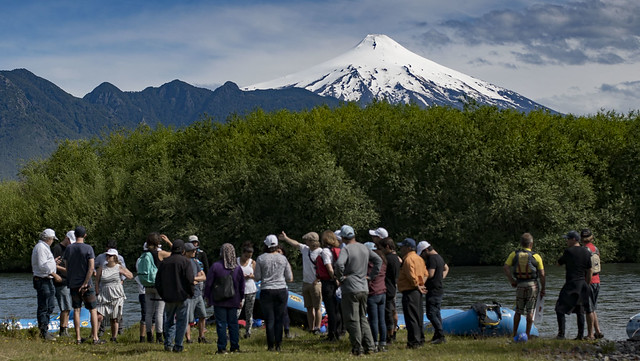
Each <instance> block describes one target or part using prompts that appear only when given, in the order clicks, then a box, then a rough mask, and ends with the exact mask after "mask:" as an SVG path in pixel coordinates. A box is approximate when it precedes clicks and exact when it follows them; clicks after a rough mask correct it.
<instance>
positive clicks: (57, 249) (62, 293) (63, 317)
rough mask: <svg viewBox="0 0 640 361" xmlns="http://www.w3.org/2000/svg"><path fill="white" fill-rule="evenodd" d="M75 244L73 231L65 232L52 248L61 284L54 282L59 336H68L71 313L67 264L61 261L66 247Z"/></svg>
mask: <svg viewBox="0 0 640 361" xmlns="http://www.w3.org/2000/svg"><path fill="white" fill-rule="evenodd" d="M75 242H76V236H75V235H74V231H73V230H71V231H69V232H67V234H66V235H65V236H64V239H63V240H62V241H60V242H59V243H58V244H56V245H55V246H53V250H52V252H53V258H55V260H56V264H57V265H56V269H57V270H56V271H57V273H58V275H60V277H61V278H62V281H61V282H54V285H55V286H56V300H57V301H58V307H59V308H60V336H67V337H68V336H69V332H68V331H67V328H68V327H69V312H70V311H71V293H70V291H69V286H67V263H66V262H65V261H64V260H63V259H62V256H64V251H65V250H66V249H67V246H69V245H70V244H73V243H75Z"/></svg>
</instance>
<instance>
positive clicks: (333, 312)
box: [322, 281, 341, 340]
mask: <svg viewBox="0 0 640 361" xmlns="http://www.w3.org/2000/svg"><path fill="white" fill-rule="evenodd" d="M337 288H338V286H337V285H336V281H322V301H323V302H324V307H325V308H326V310H327V317H328V318H329V320H328V321H329V322H328V323H329V325H328V326H329V329H328V333H327V338H328V339H330V340H336V339H338V338H340V333H339V332H338V324H340V323H341V321H340V319H341V316H340V312H339V309H338V300H337V299H336V290H337Z"/></svg>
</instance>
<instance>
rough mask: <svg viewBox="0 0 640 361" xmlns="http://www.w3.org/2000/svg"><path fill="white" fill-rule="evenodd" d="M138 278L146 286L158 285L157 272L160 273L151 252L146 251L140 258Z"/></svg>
mask: <svg viewBox="0 0 640 361" xmlns="http://www.w3.org/2000/svg"><path fill="white" fill-rule="evenodd" d="M137 265H138V279H139V280H140V283H141V284H142V285H143V286H145V287H155V286H156V273H158V267H156V263H155V262H154V260H153V255H152V254H151V252H144V253H142V255H141V256H140V258H138V262H137Z"/></svg>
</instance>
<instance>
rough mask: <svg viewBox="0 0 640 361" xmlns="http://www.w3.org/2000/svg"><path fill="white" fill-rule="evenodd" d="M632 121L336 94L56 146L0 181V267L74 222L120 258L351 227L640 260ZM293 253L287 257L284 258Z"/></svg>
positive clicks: (491, 256)
mask: <svg viewBox="0 0 640 361" xmlns="http://www.w3.org/2000/svg"><path fill="white" fill-rule="evenodd" d="M638 169H640V117H639V115H638V113H633V112H632V113H630V114H628V115H621V114H617V113H615V112H608V113H599V114H596V115H592V116H585V117H576V116H572V115H560V114H552V113H549V112H545V111H534V112H531V113H527V114H525V113H521V112H517V111H512V110H500V109H497V108H495V107H475V106H469V107H467V108H466V109H464V110H457V109H452V108H446V107H432V108H429V109H422V108H420V107H418V106H415V105H389V104H387V103H384V102H377V103H373V104H371V105H369V106H367V107H365V108H361V107H359V106H357V105H354V104H347V105H344V106H341V107H338V108H334V109H331V108H328V107H319V108H315V109H312V110H308V111H303V112H295V113H294V112H288V111H280V112H274V113H265V112H262V111H260V110H257V111H255V112H253V113H251V114H249V115H247V116H245V117H242V118H241V117H231V118H230V119H228V121H227V122H225V123H217V122H214V121H213V120H212V119H210V118H207V117H205V118H204V119H203V120H201V121H199V122H197V123H194V124H192V125H190V126H187V127H184V128H181V129H177V130H174V129H171V128H165V127H156V128H154V129H152V128H149V127H147V126H140V127H138V128H137V129H135V130H120V131H117V132H114V133H111V134H104V135H103V136H102V137H99V138H98V137H96V138H93V139H88V140H78V141H64V142H61V143H60V144H59V145H58V148H57V150H56V151H55V152H54V153H53V154H52V155H51V157H49V158H48V159H45V160H42V161H37V162H32V163H29V164H28V165H27V166H25V167H24V168H23V169H22V170H21V175H20V180H18V181H9V182H4V183H1V184H0V239H2V240H3V242H0V270H4V271H7V270H27V269H29V266H30V255H31V250H32V248H33V245H34V244H35V243H36V241H37V237H38V234H39V232H40V231H42V229H44V228H46V227H51V228H54V229H55V230H56V231H57V233H58V234H59V235H60V236H63V235H64V233H65V232H66V231H67V230H69V229H72V228H73V227H74V226H75V225H78V224H81V225H84V226H86V227H87V229H88V234H89V236H88V239H87V242H88V243H89V244H91V245H93V246H94V248H95V249H96V252H102V251H103V249H104V247H105V245H106V243H107V241H108V240H109V239H115V240H117V241H118V243H119V249H120V252H121V253H123V254H124V256H125V258H126V259H127V260H128V262H130V263H133V261H134V259H135V258H136V257H137V256H138V255H139V254H140V253H141V251H142V244H143V243H144V240H145V237H146V235H147V234H148V233H149V232H151V231H159V232H163V233H165V234H167V235H168V236H169V237H170V238H171V239H177V238H181V239H186V237H187V236H188V235H189V234H197V235H198V236H199V237H200V239H201V240H202V242H201V243H202V245H201V246H202V247H203V248H204V249H205V250H206V251H207V252H208V253H209V254H210V258H217V253H218V250H219V247H220V245H221V244H222V243H225V242H230V243H233V244H235V245H237V246H239V245H240V244H241V243H243V242H246V241H250V242H252V243H253V244H254V245H255V246H256V247H257V248H258V249H261V248H262V240H263V239H264V237H265V236H266V235H267V234H270V233H278V232H280V231H281V230H285V231H286V232H287V233H288V234H289V235H291V236H292V237H293V238H298V239H299V237H300V236H301V235H302V234H304V233H306V232H308V231H312V230H313V231H317V232H321V231H323V230H325V229H332V230H334V229H338V228H339V227H340V226H341V225H342V224H350V225H352V226H354V228H355V229H356V230H357V232H358V236H359V238H360V239H361V240H364V239H367V238H369V236H368V234H367V230H368V229H370V228H373V227H378V226H383V227H385V228H387V230H389V232H390V234H391V236H392V237H393V238H394V239H396V240H398V241H399V240H402V239H403V238H404V237H413V238H416V239H417V240H423V239H425V240H428V241H429V242H431V243H432V244H433V245H434V246H435V247H436V249H438V250H439V252H440V253H442V254H443V255H444V256H445V258H446V259H447V261H448V262H449V263H450V264H454V265H466V264H500V263H501V262H503V261H504V259H505V257H506V255H507V254H508V252H509V251H510V250H512V249H513V248H514V247H516V245H517V241H518V239H519V236H520V235H521V234H522V233H523V232H530V233H532V234H533V236H534V238H535V240H536V243H535V247H536V249H537V250H538V251H539V252H541V253H542V254H543V256H545V257H551V258H552V259H553V258H554V257H557V256H559V254H560V253H561V251H562V249H563V248H564V241H563V240H562V234H564V233H566V232H567V231H568V230H571V229H577V230H579V229H581V228H584V227H588V228H591V229H592V230H593V232H594V234H595V236H596V244H597V245H598V247H599V248H600V249H601V251H602V255H603V261H605V262H613V261H622V262H637V261H639V260H640V251H639V250H640V217H639V216H640V187H638V185H640V179H638V178H639V175H638V171H637V170H638ZM296 260H297V258H296V257H292V261H296Z"/></svg>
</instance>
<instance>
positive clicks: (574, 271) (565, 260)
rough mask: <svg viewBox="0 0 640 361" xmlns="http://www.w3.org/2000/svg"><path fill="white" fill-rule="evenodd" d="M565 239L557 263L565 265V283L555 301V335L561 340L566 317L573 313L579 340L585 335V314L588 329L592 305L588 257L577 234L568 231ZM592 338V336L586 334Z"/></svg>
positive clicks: (589, 260)
mask: <svg viewBox="0 0 640 361" xmlns="http://www.w3.org/2000/svg"><path fill="white" fill-rule="evenodd" d="M564 238H565V239H566V240H567V249H565V250H564V253H563V254H562V257H560V259H559V260H558V264H559V265H565V266H566V279H565V284H564V286H562V289H561V290H560V295H559V296H558V301H557V302H556V316H557V319H558V336H557V337H556V338H559V339H563V338H564V331H565V326H566V320H565V315H568V314H571V313H575V314H577V316H578V337H576V339H578V340H580V339H582V338H583V336H584V314H585V313H586V314H587V324H588V325H589V329H593V328H592V327H590V325H591V322H592V318H591V317H592V313H593V310H592V309H591V305H590V303H589V292H590V290H589V283H590V282H591V275H592V270H591V254H590V253H589V251H588V250H587V249H586V248H585V247H580V235H579V234H578V232H576V231H570V232H569V233H567V234H566V235H565V236H564ZM588 337H589V338H593V335H588Z"/></svg>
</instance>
